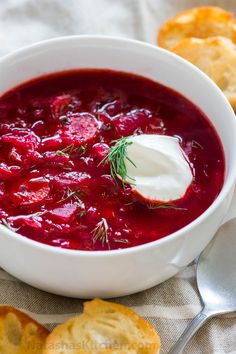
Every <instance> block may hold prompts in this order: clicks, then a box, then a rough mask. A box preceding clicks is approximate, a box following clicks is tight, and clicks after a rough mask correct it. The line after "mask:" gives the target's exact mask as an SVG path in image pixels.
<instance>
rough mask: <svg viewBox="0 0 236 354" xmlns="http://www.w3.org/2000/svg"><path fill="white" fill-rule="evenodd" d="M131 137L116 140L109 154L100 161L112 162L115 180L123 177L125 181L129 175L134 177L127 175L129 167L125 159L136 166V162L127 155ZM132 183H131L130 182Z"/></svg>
mask: <svg viewBox="0 0 236 354" xmlns="http://www.w3.org/2000/svg"><path fill="white" fill-rule="evenodd" d="M128 138H129V137H124V138H121V139H119V140H114V141H112V143H115V144H114V145H113V146H112V147H111V148H110V150H109V152H108V154H107V156H106V157H105V158H104V159H103V160H102V161H101V162H100V163H99V165H100V164H101V163H106V164H107V163H110V171H111V176H112V177H113V179H114V180H115V181H117V178H121V179H122V181H125V180H126V179H127V177H128V178H129V179H131V180H132V179H133V178H131V177H129V176H128V175H127V168H126V164H125V160H128V161H129V162H130V163H131V164H132V165H133V166H134V167H136V165H135V163H134V162H133V161H132V160H131V159H130V158H129V157H128V156H127V147H128V146H129V145H131V144H132V141H130V140H129V139H128ZM130 184H131V183H130Z"/></svg>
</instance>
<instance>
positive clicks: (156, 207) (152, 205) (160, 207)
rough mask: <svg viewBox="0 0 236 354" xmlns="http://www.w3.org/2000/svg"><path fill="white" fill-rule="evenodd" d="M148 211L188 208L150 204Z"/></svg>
mask: <svg viewBox="0 0 236 354" xmlns="http://www.w3.org/2000/svg"><path fill="white" fill-rule="evenodd" d="M148 209H174V210H188V209H187V208H181V207H177V206H176V205H174V204H148Z"/></svg>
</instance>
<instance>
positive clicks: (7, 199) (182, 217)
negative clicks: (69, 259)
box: [0, 70, 225, 250]
mask: <svg viewBox="0 0 236 354" xmlns="http://www.w3.org/2000/svg"><path fill="white" fill-rule="evenodd" d="M144 133H145V134H165V135H170V136H175V137H178V139H179V141H180V144H181V147H182V149H183V150H184V152H185V154H186V156H187V157H188V159H189V161H190V163H191V167H192V171H193V174H194V177H193V181H192V183H191V185H190V187H189V188H188V190H187V192H186V193H185V195H184V196H183V197H182V198H180V199H178V200H176V201H173V202H171V203H166V204H163V203H161V204H160V203H152V202H150V201H148V200H144V199H142V198H141V197H140V196H138V195H137V194H135V193H134V192H133V190H132V186H131V185H125V184H122V182H121V181H119V180H115V179H114V178H113V176H112V174H111V169H110V165H109V163H105V162H104V158H106V156H107V154H108V152H109V149H110V147H111V146H113V145H114V141H115V140H117V139H120V138H122V137H126V136H130V135H137V134H144ZM0 139H1V141H0V144H1V149H0V159H1V162H0V199H1V208H0V218H1V221H2V224H3V225H4V226H6V227H8V228H10V229H12V230H14V231H17V232H18V233H20V234H22V235H24V236H26V237H28V238H30V239H32V240H36V241H39V242H41V243H45V244H48V245H53V246H57V247H62V248H67V249H79V250H108V249H118V248H127V247H133V246H137V245H140V244H144V243H148V242H150V241H154V240H158V239H160V238H162V237H165V236H166V235H169V234H171V233H173V232H174V231H177V230H179V229H181V228H182V227H184V226H186V225H187V224H188V223H190V222H191V221H193V220H194V219H196V218H197V217H198V216H199V215H200V214H202V213H203V212H204V211H205V210H206V209H207V208H208V207H209V206H210V205H211V203H212V202H213V201H214V199H215V198H216V197H217V195H218V194H219V192H220V190H221V188H222V185H223V182H224V174H225V159H224V153H223V149H222V145H221V142H220V140H219V138H218V136H217V133H216V131H215V129H214V128H213V126H212V125H211V123H210V121H209V120H208V118H207V117H206V116H205V115H204V114H203V113H202V112H201V111H200V110H199V109H198V108H197V107H196V106H195V105H194V104H193V103H191V102H190V101H189V100H187V99H186V98H185V97H183V96H182V95H180V94H179V93H177V92H175V91H173V90H172V89H170V88H167V87H165V86H163V85H160V84H158V83H155V82H153V81H151V80H149V79H146V78H143V77H139V76H136V75H131V74H126V73H122V72H114V71H109V70H77V71H67V72H62V73H56V74H53V75H48V76H43V77H40V78H38V79H35V80H32V81H30V82H27V83H25V84H23V85H21V86H18V87H16V88H14V89H12V90H11V91H9V92H7V93H6V94H5V95H4V96H2V97H1V98H0ZM16 237H17V235H16Z"/></svg>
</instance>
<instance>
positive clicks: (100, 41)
mask: <svg viewBox="0 0 236 354" xmlns="http://www.w3.org/2000/svg"><path fill="white" fill-rule="evenodd" d="M73 68H106V69H114V70H120V71H126V72H129V73H135V74H139V75H143V76H145V77H147V78H151V79H152V80H154V81H158V82H160V83H162V84H164V85H166V86H169V87H171V88H174V89H175V90H177V91H178V92H180V93H182V94H183V95H184V96H185V97H187V98H189V99H190V100H191V101H192V102H194V103H195V104H196V105H197V106H198V107H200V108H201V110H202V111H203V112H204V113H205V114H206V115H207V116H208V117H209V118H210V120H211V121H212V123H213V125H214V126H215V128H216V130H217V132H218V134H219V136H220V138H221V141H222V143H223V147H224V151H225V157H226V178H225V183H224V186H223V188H222V190H221V192H220V194H219V196H218V197H217V199H216V200H215V201H214V202H213V204H212V205H211V206H210V207H209V208H208V209H207V210H206V211H205V212H204V213H203V214H202V215H201V216H200V217H199V218H197V219H196V220H194V221H193V222H192V223H191V224H189V225H187V226H186V227H184V228H182V229H181V230H179V231H177V232H175V233H173V234H171V235H170V236H167V237H165V238H163V239H161V240H158V241H154V242H151V243H148V244H145V245H141V246H137V247H133V248H129V249H124V250H115V251H98V252H92V251H75V250H65V249H60V248H56V247H51V246H47V245H44V244H40V243H37V242H34V241H32V240H30V239H28V238H26V237H24V236H21V235H18V234H16V233H14V232H12V231H10V230H7V229H6V228H5V227H3V226H1V227H0V231H1V235H0V266H1V267H2V268H3V269H5V270H6V271H8V272H9V273H10V274H12V275H14V276H15V277H17V278H19V279H21V280H22V281H24V282H26V283H28V284H31V285H33V286H35V287H37V288H40V289H43V290H46V291H49V292H51V293H55V294H60V295H66V296H72V297H79V298H91V297H104V298H106V297H115V296H122V295H126V294H131V293H135V292H137V291H141V290H144V289H147V288H150V287H152V286H154V285H156V284H159V283H161V282H163V281H164V280H166V279H168V278H170V277H172V276H173V275H175V274H176V273H177V272H179V271H180V270H181V269H182V268H183V267H185V266H186V265H188V264H189V263H190V262H191V261H192V260H193V259H194V258H195V257H196V256H197V255H198V254H199V253H200V252H201V251H202V250H203V249H204V248H205V247H206V245H207V244H208V243H209V241H210V240H211V239H212V237H213V236H214V234H215V232H216V230H217V229H218V227H219V226H220V224H221V222H222V220H223V218H224V216H225V214H226V212H227V209H228V207H229V204H230V201H231V198H232V194H233V189H234V184H235V179H236V119H235V116H234V112H233V110H232V109H231V107H230V105H229V103H228V102H227V100H226V98H225V97H224V95H223V94H222V93H221V91H220V90H219V89H218V88H217V86H216V85H215V84H214V83H213V82H212V81H211V80H210V79H209V78H208V77H207V76H206V75H204V74H203V73H202V72H201V71H200V70H198V69H197V68H196V67H194V66H193V65H191V64H189V63H188V62H187V61H185V60H183V59H181V58H179V57H177V56H176V55H174V54H171V53H170V52H168V51H165V50H163V49H160V48H157V47H155V46H152V45H149V44H145V43H142V42H138V41H133V40H127V39H118V38H109V37H108V38H107V37H100V36H99V37H97V36H96V37H95V36H74V37H64V38H57V39H53V40H49V41H45V42H41V43H38V44H35V45H32V46H30V47H27V48H25V49H22V50H19V51H17V52H15V53H13V54H10V55H8V56H6V57H4V58H2V59H1V60H0V77H1V80H0V94H3V93H4V92H6V91H7V90H9V89H11V88H13V87H14V86H16V85H18V84H20V83H23V82H24V81H27V80H29V79H32V78H35V77H38V76H40V75H43V74H46V73H52V72H56V71H62V70H68V69H73ZM209 188H210V186H209ZM170 222H173V221H171V220H170Z"/></svg>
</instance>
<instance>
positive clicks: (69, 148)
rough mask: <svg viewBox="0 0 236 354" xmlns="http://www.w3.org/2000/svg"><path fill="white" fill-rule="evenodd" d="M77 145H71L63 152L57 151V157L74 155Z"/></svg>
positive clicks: (62, 150)
mask: <svg viewBox="0 0 236 354" xmlns="http://www.w3.org/2000/svg"><path fill="white" fill-rule="evenodd" d="M75 150H76V149H75V145H74V144H70V145H68V146H66V147H64V149H61V150H57V151H56V155H57V156H61V155H70V154H72V152H75Z"/></svg>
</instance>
